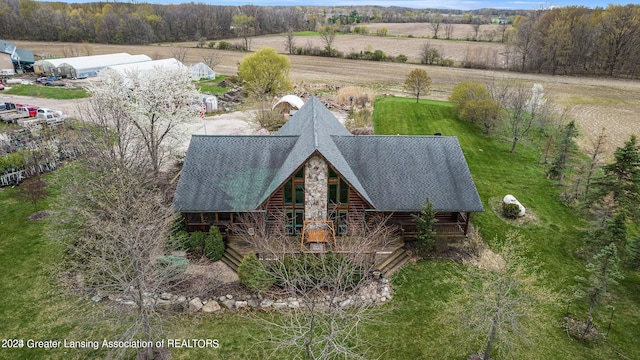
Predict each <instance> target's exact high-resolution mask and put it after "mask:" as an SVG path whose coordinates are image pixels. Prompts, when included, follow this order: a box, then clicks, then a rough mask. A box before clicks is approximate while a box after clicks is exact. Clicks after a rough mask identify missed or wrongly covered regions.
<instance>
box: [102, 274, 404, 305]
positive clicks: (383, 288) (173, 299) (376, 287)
mask: <svg viewBox="0 0 640 360" xmlns="http://www.w3.org/2000/svg"><path fill="white" fill-rule="evenodd" d="M145 296H147V297H146V298H145V299H144V303H145V304H148V305H151V304H153V303H155V306H156V307H158V308H159V309H161V310H166V311H172V312H190V313H197V312H204V313H211V312H220V311H223V310H225V309H226V310H228V311H238V310H242V309H256V310H264V311H271V310H286V309H299V308H304V307H305V306H306V305H307V304H305V302H304V300H303V299H300V298H297V297H286V298H270V297H263V296H257V295H254V294H244V295H237V296H233V295H226V296H220V297H219V298H217V299H206V300H202V299H200V298H199V297H195V298H188V297H186V296H181V295H175V294H171V293H162V294H160V295H158V296H151V295H150V294H145ZM391 298H392V295H391V289H390V287H389V282H388V280H387V279H384V278H382V279H380V280H372V281H369V282H368V283H367V284H365V285H364V286H363V287H362V288H361V289H360V291H358V293H357V294H352V295H348V296H345V297H343V298H331V297H326V298H324V299H315V301H316V303H315V305H316V306H317V305H320V306H327V307H328V306H331V305H333V306H336V305H337V306H340V307H349V306H354V305H376V304H384V303H386V302H388V301H389V300H391ZM108 299H109V300H111V301H113V302H116V303H119V304H123V305H128V306H135V305H136V304H135V302H134V301H132V299H131V298H127V297H126V296H115V295H109V296H108ZM92 300H94V301H100V300H102V298H101V297H99V296H94V297H93V298H92Z"/></svg>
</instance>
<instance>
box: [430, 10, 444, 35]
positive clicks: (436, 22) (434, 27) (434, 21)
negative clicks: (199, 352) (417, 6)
mask: <svg viewBox="0 0 640 360" xmlns="http://www.w3.org/2000/svg"><path fill="white" fill-rule="evenodd" d="M440 25H442V14H440V13H436V14H433V15H431V21H430V22H429V28H431V31H433V38H434V39H437V38H438V32H439V31H440Z"/></svg>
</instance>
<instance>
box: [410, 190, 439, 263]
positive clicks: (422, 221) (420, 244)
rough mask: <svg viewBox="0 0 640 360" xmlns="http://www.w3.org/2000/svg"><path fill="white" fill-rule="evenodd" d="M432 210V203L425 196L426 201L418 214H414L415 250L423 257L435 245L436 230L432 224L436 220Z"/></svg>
mask: <svg viewBox="0 0 640 360" xmlns="http://www.w3.org/2000/svg"><path fill="white" fill-rule="evenodd" d="M435 214H436V213H435V211H433V204H432V203H431V201H429V198H427V203H426V205H424V206H423V207H422V209H421V210H420V213H419V214H418V215H414V220H415V222H416V232H417V233H418V234H417V235H416V239H417V241H416V248H417V249H416V252H417V253H418V255H420V256H422V257H424V256H427V255H429V254H430V253H431V252H432V251H433V249H434V248H435V246H436V232H435V230H433V224H435V222H436V221H437V220H436V218H435Z"/></svg>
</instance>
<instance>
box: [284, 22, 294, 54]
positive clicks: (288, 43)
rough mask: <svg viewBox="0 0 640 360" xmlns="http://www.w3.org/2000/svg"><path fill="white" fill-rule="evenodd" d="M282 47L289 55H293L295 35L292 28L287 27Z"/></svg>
mask: <svg viewBox="0 0 640 360" xmlns="http://www.w3.org/2000/svg"><path fill="white" fill-rule="evenodd" d="M284 38H285V40H284V49H285V51H287V52H288V53H289V55H293V54H294V53H295V52H296V37H295V32H294V31H293V28H289V29H288V30H287V33H286V34H285V35H284Z"/></svg>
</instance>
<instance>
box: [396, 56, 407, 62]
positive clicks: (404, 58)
mask: <svg viewBox="0 0 640 360" xmlns="http://www.w3.org/2000/svg"><path fill="white" fill-rule="evenodd" d="M396 60H397V61H398V62H401V63H405V62H407V60H409V58H408V57H407V55H403V54H400V55H398V56H396Z"/></svg>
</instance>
